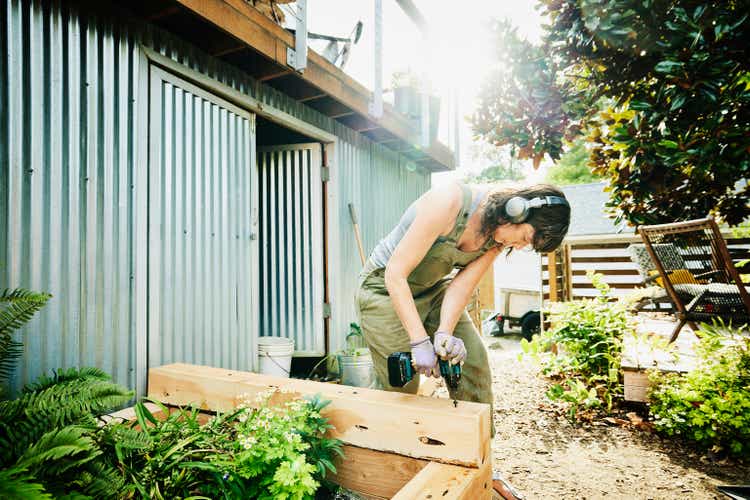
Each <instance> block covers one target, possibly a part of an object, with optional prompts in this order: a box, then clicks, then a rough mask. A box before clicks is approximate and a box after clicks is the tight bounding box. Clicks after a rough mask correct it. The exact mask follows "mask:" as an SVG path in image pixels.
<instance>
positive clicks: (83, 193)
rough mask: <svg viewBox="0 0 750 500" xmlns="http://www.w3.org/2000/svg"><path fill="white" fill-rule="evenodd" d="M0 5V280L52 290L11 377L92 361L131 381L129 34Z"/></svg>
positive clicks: (132, 73) (25, 336) (18, 379)
mask: <svg viewBox="0 0 750 500" xmlns="http://www.w3.org/2000/svg"><path fill="white" fill-rule="evenodd" d="M2 16H3V23H2V30H3V35H2V38H3V45H4V46H3V48H2V49H3V50H2V51H1V52H2V58H3V62H2V66H3V70H2V73H3V74H2V76H3V77H2V101H3V104H2V107H3V112H2V113H0V114H1V115H2V116H1V117H0V121H1V122H2V126H1V127H2V137H1V138H0V143H2V146H0V147H3V148H4V150H3V151H2V153H1V154H0V161H1V162H2V169H1V170H2V193H0V197H1V198H2V208H3V210H2V212H3V214H2V218H0V224H1V225H2V226H1V227H0V233H1V234H2V235H3V236H2V237H3V244H2V245H1V246H0V282H2V286H9V287H16V286H22V287H26V288H31V289H34V290H44V291H48V292H51V293H52V294H53V296H54V297H53V298H52V300H51V301H50V302H49V304H48V306H47V307H46V309H45V310H44V311H43V312H42V313H41V314H39V315H38V316H37V317H36V318H35V319H34V320H33V321H32V323H31V324H30V325H29V326H28V327H27V328H25V329H24V330H23V331H22V332H21V333H20V338H21V339H22V340H23V342H24V345H25V352H26V356H24V358H23V360H22V361H21V363H20V366H19V369H18V371H17V375H16V376H15V377H14V379H13V380H12V385H13V386H14V387H16V388H18V387H19V386H20V385H22V384H23V383H25V382H28V381H30V380H32V379H33V378H35V377H36V376H38V375H39V374H40V373H41V372H43V371H45V370H48V369H50V368H58V367H69V366H76V365H95V366H99V367H102V368H104V369H105V370H106V371H107V372H109V373H111V374H113V375H114V377H115V379H116V380H117V381H119V382H121V383H124V384H126V385H128V386H131V387H132V386H133V385H134V380H135V378H134V369H133V366H134V364H133V353H134V346H135V335H134V332H133V329H132V328H131V321H132V315H131V313H132V309H131V304H132V300H133V297H134V292H133V290H132V287H131V271H132V252H131V245H130V241H131V230H132V221H133V193H132V191H131V180H132V172H133V167H134V162H133V158H134V141H133V130H134V127H133V112H134V106H135V102H134V100H135V94H134V87H133V81H135V80H137V78H138V74H137V69H136V66H135V65H134V50H135V45H134V40H133V38H132V37H131V36H130V34H129V33H127V31H122V32H120V33H119V34H117V35H115V34H113V33H112V32H111V31H110V30H109V29H108V28H107V27H102V26H95V25H91V24H86V23H84V22H81V21H80V20H79V19H77V18H76V17H74V16H69V15H68V14H67V13H65V12H64V11H63V12H61V10H60V8H59V7H55V8H49V7H44V8H42V7H41V6H40V5H39V4H38V3H34V4H32V5H31V6H30V5H29V2H23V1H16V0H10V1H8V2H7V3H6V4H5V5H4V6H3V7H2Z"/></svg>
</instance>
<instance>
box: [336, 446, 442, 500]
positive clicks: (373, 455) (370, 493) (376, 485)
mask: <svg viewBox="0 0 750 500" xmlns="http://www.w3.org/2000/svg"><path fill="white" fill-rule="evenodd" d="M343 452H344V458H338V459H337V460H336V462H335V463H334V465H335V466H336V474H329V475H328V477H327V479H329V480H331V481H333V482H334V483H336V484H338V485H340V486H343V487H344V488H346V489H348V490H351V491H354V492H355V493H357V494H359V495H361V496H367V497H371V498H392V497H393V496H394V495H396V493H398V492H399V491H400V490H401V489H402V488H403V487H404V486H405V485H406V484H407V483H409V481H411V480H412V478H414V476H416V475H417V474H418V473H419V471H421V470H422V469H424V468H425V467H426V466H427V465H428V464H429V463H431V462H428V461H427V460H422V459H419V458H412V457H405V456H402V455H396V454H393V453H386V452H383V451H377V450H370V449H368V448H359V447H357V446H349V445H344V448H343Z"/></svg>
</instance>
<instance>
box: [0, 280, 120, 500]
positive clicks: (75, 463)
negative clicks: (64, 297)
mask: <svg viewBox="0 0 750 500" xmlns="http://www.w3.org/2000/svg"><path fill="white" fill-rule="evenodd" d="M49 298H50V295H48V294H45V293H36V292H30V291H27V290H5V291H4V292H3V294H2V295H1V296H0V303H2V306H3V307H2V310H1V311H0V376H3V378H7V376H8V375H9V374H10V373H11V372H12V371H13V369H14V365H15V362H16V360H17V359H18V357H19V355H20V353H21V352H22V345H21V344H20V343H18V342H15V341H13V340H12V339H11V334H12V332H13V331H14V330H16V329H18V328H20V327H21V326H23V325H24V324H25V323H26V322H27V321H28V320H29V319H31V317H32V316H33V315H34V314H35V313H36V312H37V311H38V310H39V309H41V308H42V307H44V305H45V304H46V302H47V300H49ZM132 396H133V394H132V393H131V392H129V391H127V390H126V389H124V388H122V387H120V386H118V385H115V384H113V383H112V382H111V380H110V378H109V376H107V375H106V374H105V373H103V372H102V371H101V370H98V369H96V368H81V369H70V370H61V371H58V372H57V373H55V374H53V375H52V376H45V377H42V378H40V379H39V380H38V381H37V382H36V383H34V384H30V385H28V386H26V387H25V388H24V389H23V391H22V393H21V395H20V396H19V397H18V398H17V399H13V400H3V401H0V483H1V485H0V497H2V498H31V499H46V498H53V497H69V498H72V497H78V498H116V497H118V493H119V492H120V491H121V490H122V486H123V483H124V481H123V479H122V477H121V475H120V474H119V473H118V472H117V471H116V470H115V469H113V468H111V467H107V465H106V464H104V463H102V462H101V461H100V460H99V458H100V455H101V454H102V452H101V449H100V446H99V443H98V441H97V439H98V435H99V432H100V431H99V430H98V428H97V425H96V422H95V420H94V416H95V415H99V414H101V413H104V412H105V411H108V410H110V409H112V408H114V407H117V406H121V405H122V404H124V403H126V402H127V401H128V400H130V398H132Z"/></svg>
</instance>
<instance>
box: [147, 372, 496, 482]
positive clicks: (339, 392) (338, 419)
mask: <svg viewBox="0 0 750 500" xmlns="http://www.w3.org/2000/svg"><path fill="white" fill-rule="evenodd" d="M270 388H279V389H283V390H285V391H291V392H294V393H297V394H298V395H301V396H313V395H316V394H317V395H320V396H321V397H322V398H324V399H327V400H330V401H331V404H330V405H329V406H328V407H326V410H325V411H324V414H325V416H326V417H327V418H329V419H330V421H331V424H332V425H334V426H335V427H336V428H335V430H334V431H332V436H333V437H336V438H338V439H341V440H342V441H343V442H344V443H346V444H350V445H354V446H360V447H362V448H371V449H374V450H380V451H387V452H393V453H398V454H401V455H406V456H410V457H415V458H424V459H429V460H436V461H439V462H445V463H453V464H458V465H466V466H471V467H480V466H481V465H483V464H484V463H486V462H488V461H490V460H491V456H490V453H489V442H490V424H489V422H490V412H489V405H486V404H481V403H469V402H463V401H460V402H459V403H458V406H456V407H454V406H453V402H452V401H451V400H448V399H440V398H424V397H420V396H415V395H412V394H402V393H395V392H386V391H377V390H373V389H364V388H360V387H349V386H345V385H335V384H325V383H320V382H313V381H309V380H297V379H289V378H279V377H271V376H268V375H259V374H255V373H250V372H240V371H234V370H224V369H220V368H211V367H206V366H197V365H188V364H180V363H177V364H172V365H166V366H162V367H159V368H152V369H151V370H149V387H148V394H149V396H150V397H152V398H154V399H156V400H160V401H162V402H164V403H167V404H173V405H189V404H193V405H196V406H198V407H200V408H203V409H208V410H215V411H226V410H230V409H232V408H234V407H236V406H237V405H238V404H239V403H240V402H241V401H242V400H243V399H246V400H249V401H250V403H253V401H254V398H255V396H256V395H258V394H260V393H261V392H265V391H267V390H269V389H270Z"/></svg>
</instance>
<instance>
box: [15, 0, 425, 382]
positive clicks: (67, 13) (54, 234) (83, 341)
mask: <svg viewBox="0 0 750 500" xmlns="http://www.w3.org/2000/svg"><path fill="white" fill-rule="evenodd" d="M75 9H76V7H74V6H71V5H69V4H67V3H64V2H63V5H60V4H54V5H52V6H50V5H49V4H48V3H40V2H28V1H26V0H8V1H7V2H5V5H3V6H2V7H0V16H2V21H3V23H2V27H1V28H0V30H1V32H0V44H2V47H0V54H2V55H1V56H0V111H1V112H0V167H1V168H0V204H1V205H2V206H1V208H2V213H0V235H1V236H0V238H3V241H2V244H1V245H0V286H11V287H15V286H23V287H27V288H31V289H35V290H45V291H49V292H51V293H52V294H53V295H54V298H53V299H52V300H51V301H50V303H49V305H48V306H47V308H46V309H45V310H44V311H43V312H42V313H41V314H39V315H38V317H37V318H36V319H35V320H34V321H33V322H32V323H31V324H30V325H29V326H28V327H27V328H25V329H24V331H23V332H21V337H22V339H23V340H24V342H25V346H26V347H25V349H26V356H25V358H24V361H23V362H22V364H21V365H20V367H19V369H18V371H17V375H16V376H15V377H14V380H13V384H14V385H15V386H16V387H18V386H20V385H21V384H23V383H26V382H28V381H31V380H33V379H34V378H36V377H37V376H38V375H40V374H41V373H43V372H46V371H48V370H50V369H54V368H59V367H69V366H78V365H95V366H99V367H101V368H102V369H104V370H105V371H107V372H109V373H112V374H113V375H114V377H115V380H117V381H118V382H120V383H123V384H125V385H127V386H129V387H135V385H136V381H137V377H136V373H135V371H136V366H137V365H138V364H140V366H145V365H144V363H145V360H144V359H142V356H141V357H139V355H140V354H139V353H142V352H143V349H145V348H143V347H142V346H141V345H140V344H139V343H138V342H140V341H139V340H138V339H139V338H143V334H142V332H140V331H138V329H139V326H138V325H140V323H138V324H137V321H141V320H140V319H139V318H140V317H141V316H140V315H142V314H143V313H142V312H141V305H143V306H145V304H146V301H147V300H148V297H147V296H146V288H145V284H138V283H136V280H137V279H138V276H139V274H138V273H139V272H140V271H139V269H140V267H139V266H141V265H142V264H143V263H142V262H141V261H140V260H139V259H140V257H139V256H140V255H141V252H143V251H145V250H142V249H141V248H140V247H138V248H136V247H137V246H138V245H139V244H138V243H137V240H138V239H139V238H142V236H140V234H141V233H140V232H141V231H144V230H145V229H144V228H142V227H140V226H141V224H136V221H139V222H145V221H142V220H141V219H139V217H142V215H139V214H143V213H144V211H145V210H146V208H145V207H146V203H147V197H146V193H144V192H143V191H144V190H145V187H147V186H145V185H144V184H141V182H142V181H141V180H140V176H142V175H143V170H144V169H145V168H146V167H145V165H143V164H141V163H140V159H142V158H144V156H143V155H144V153H142V151H144V150H145V148H146V147H147V144H146V142H147V141H146V140H145V139H143V137H142V136H143V134H144V132H143V131H144V130H145V127H146V126H147V125H146V124H147V119H148V117H147V116H145V115H144V113H145V110H146V109H147V107H146V105H145V100H144V102H141V100H142V99H141V98H142V97H143V96H142V95H141V94H140V93H139V91H138V89H139V86H140V85H141V84H142V82H143V81H144V79H145V78H147V75H146V74H145V72H144V71H142V68H143V66H142V65H141V62H142V61H143V58H144V55H143V54H142V52H141V51H140V49H139V45H140V44H142V45H144V46H146V47H149V48H151V49H153V50H155V51H157V52H159V53H161V54H163V55H166V56H168V57H171V58H172V59H174V60H175V61H178V62H180V63H181V64H183V65H185V66H186V67H188V68H191V69H192V70H194V71H197V72H199V73H201V74H203V75H207V76H209V77H211V78H213V79H215V80H217V81H219V82H221V83H224V84H225V85H228V86H230V87H232V88H234V89H236V90H238V91H239V92H242V93H244V94H246V95H249V96H252V97H255V98H256V99H259V100H261V101H262V102H264V103H266V104H270V105H272V106H274V107H276V108H278V109H281V110H283V111H286V112H287V113H290V114H292V115H293V116H295V117H296V118H299V119H301V120H304V121H306V122H308V123H311V124H313V125H315V126H317V127H319V128H320V129H322V130H325V131H327V132H332V133H334V134H335V135H337V136H338V137H339V138H341V140H340V141H339V143H338V144H337V148H338V149H337V150H336V156H337V158H339V160H337V165H334V166H333V168H338V169H339V171H338V172H337V175H338V179H339V184H340V187H339V188H338V189H339V190H340V192H337V193H335V206H332V207H329V213H330V212H331V211H332V210H335V211H337V212H336V215H337V217H338V220H339V227H332V228H330V231H329V233H336V234H337V236H336V237H335V238H334V239H333V241H334V242H335V248H330V249H329V251H331V252H332V253H336V254H337V255H339V258H338V261H337V262H336V268H335V269H331V270H330V272H329V275H330V276H329V278H330V280H331V283H332V289H333V290H335V295H333V296H332V297H330V301H331V305H332V311H333V314H334V317H333V318H332V319H331V323H330V325H331V330H330V333H331V338H330V348H331V349H338V348H340V347H341V346H343V344H344V340H343V339H344V337H345V336H346V333H347V331H348V324H349V322H350V321H352V320H354V313H353V302H352V297H353V295H354V291H355V287H356V281H357V274H358V272H359V268H360V265H359V257H358V254H357V250H356V243H355V241H354V233H353V230H352V226H351V223H350V221H349V214H348V208H347V205H348V203H349V202H354V203H355V204H356V206H357V210H358V213H359V216H360V224H361V229H362V232H363V237H364V240H365V246H366V250H367V251H369V250H370V249H371V248H372V247H373V246H374V244H375V242H376V241H377V239H378V238H379V237H381V236H382V235H383V234H385V233H386V232H387V230H388V229H389V228H390V226H391V225H392V224H393V223H395V222H396V220H397V219H398V216H399V215H400V213H401V210H402V209H403V208H405V207H406V206H407V205H408V204H409V203H410V202H411V200H412V199H414V198H416V197H417V196H418V195H419V194H420V193H421V192H423V191H424V190H425V189H427V187H428V186H429V174H427V173H425V172H422V171H416V172H410V171H409V170H408V169H406V168H405V167H406V165H407V163H406V162H405V161H404V160H403V158H402V157H400V156H398V155H396V154H394V153H392V152H391V151H389V150H386V149H385V148H382V147H380V146H377V145H374V144H373V143H372V142H370V141H368V140H367V139H365V138H364V137H363V136H361V135H359V134H356V133H355V132H353V131H352V130H350V129H348V128H346V127H344V126H342V125H340V124H338V123H337V122H335V121H333V120H332V119H330V118H328V117H326V116H324V115H322V114H320V113H318V112H317V111H315V110H313V109H311V108H309V107H307V106H305V105H304V104H302V103H299V102H297V101H294V100H293V99H291V98H289V97H288V96H286V95H284V94H281V93H280V92H278V91H276V90H274V89H272V88H270V87H268V86H265V85H262V84H258V83H257V82H255V81H253V80H252V79H251V78H249V77H247V76H246V75H244V74H243V73H241V72H240V71H239V70H237V69H236V68H233V67H231V66H229V65H227V64H225V63H223V62H221V61H218V60H216V59H213V58H210V57H208V56H206V55H205V54H204V53H202V52H201V51H199V50H197V49H195V48H194V47H192V46H190V45H189V44H187V43H184V42H182V41H180V40H177V39H175V38H174V37H173V36H171V35H169V34H167V33H164V32H162V31H160V30H158V29H155V28H153V27H149V26H143V25H140V24H139V25H138V26H133V27H127V26H123V25H120V24H118V23H120V19H119V18H117V17H115V16H108V15H100V14H96V13H95V12H96V9H95V8H91V9H88V8H87V11H86V12H85V13H79V12H77V11H76V10H75ZM139 169H140V170H139ZM141 188H144V189H141ZM143 225H145V224H143ZM136 309H137V310H136ZM193 348H194V349H196V350H200V349H202V347H201V346H193ZM182 349H183V352H185V351H184V350H187V349H188V346H185V345H183V347H182ZM238 362H239V361H238ZM144 375H145V374H143V373H139V374H138V376H139V377H141V378H142V377H143V376H144ZM141 383H143V381H142V380H141ZM138 389H139V390H141V391H142V390H143V389H144V385H140V386H139V387H138Z"/></svg>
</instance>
